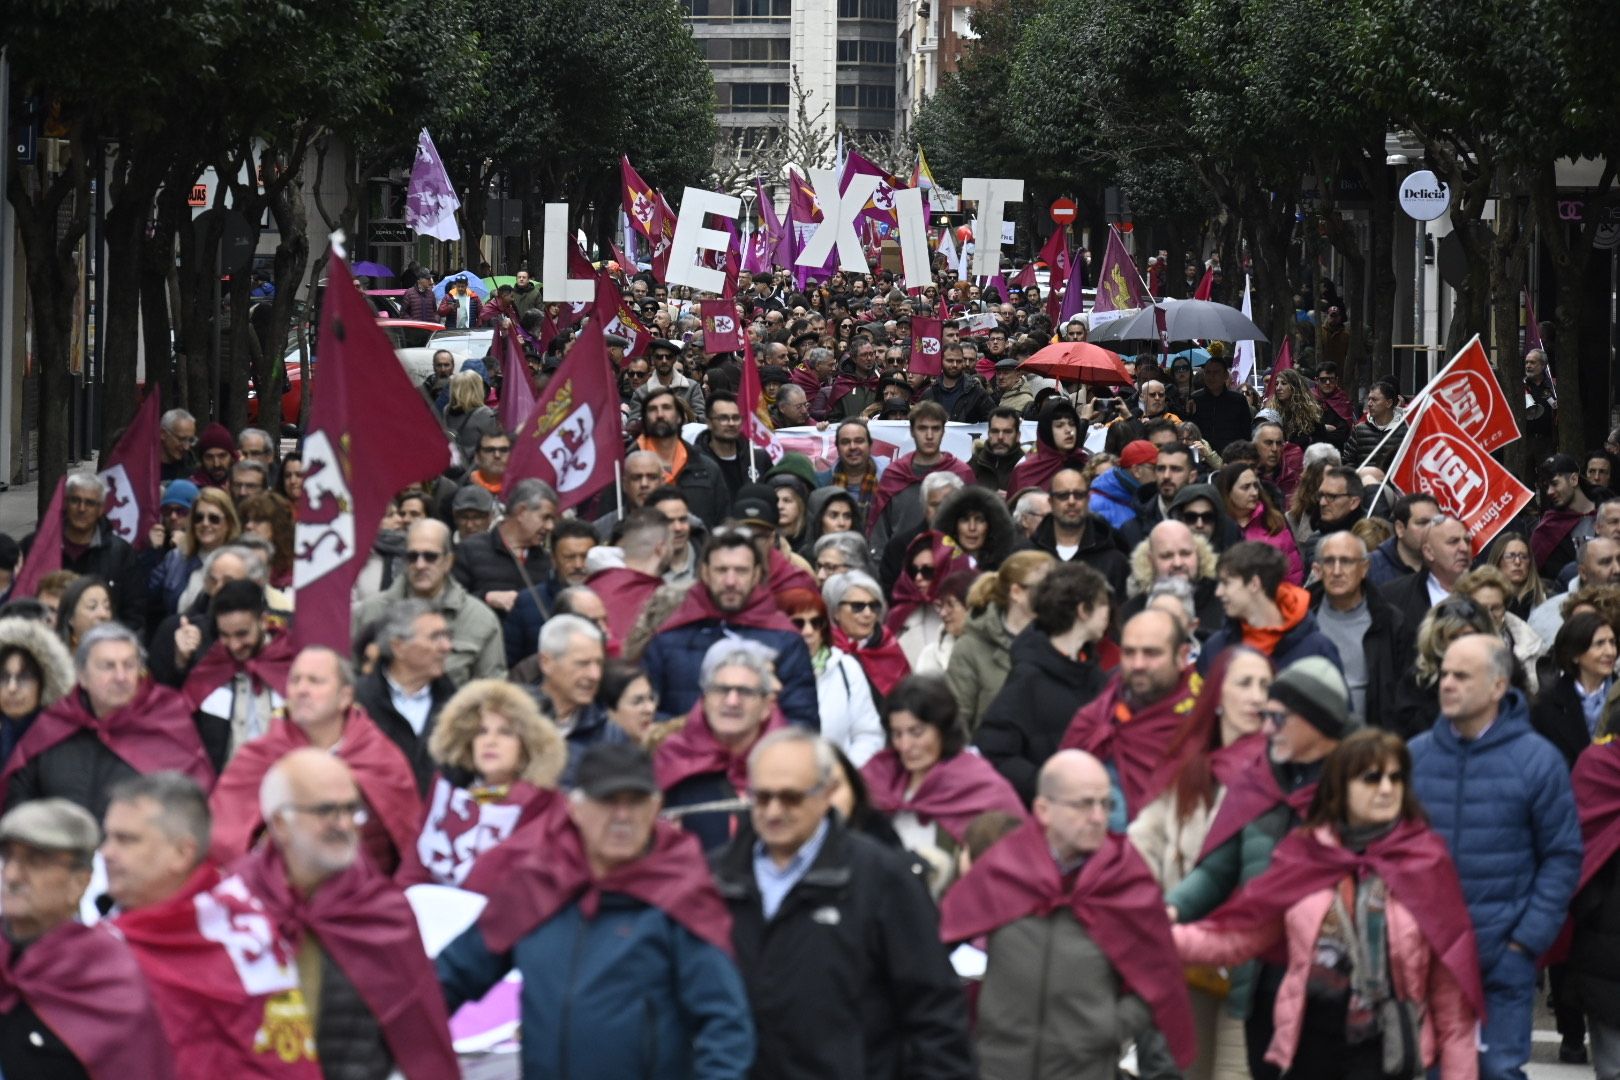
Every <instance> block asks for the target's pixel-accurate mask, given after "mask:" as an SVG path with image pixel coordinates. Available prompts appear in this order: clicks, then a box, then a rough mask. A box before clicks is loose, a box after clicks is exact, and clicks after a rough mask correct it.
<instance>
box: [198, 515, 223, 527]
mask: <svg viewBox="0 0 1620 1080" xmlns="http://www.w3.org/2000/svg"><path fill="white" fill-rule="evenodd" d="M192 520H193V521H195V522H197V524H199V525H223V524H225V515H224V514H195V515H193V517H192Z"/></svg>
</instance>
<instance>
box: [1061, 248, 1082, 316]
mask: <svg viewBox="0 0 1620 1080" xmlns="http://www.w3.org/2000/svg"><path fill="white" fill-rule="evenodd" d="M1085 310H1086V253H1085V252H1083V251H1081V250H1080V249H1079V248H1076V249H1075V250H1074V251H1072V252H1070V254H1069V283H1068V284H1067V285H1065V286H1064V287H1063V310H1062V311H1060V312H1059V313H1058V326H1062V325H1063V324H1064V323H1067V322H1068V321H1069V320H1070V319H1072V318H1074V317H1075V316H1076V315H1079V314H1081V313H1082V312H1084V311H1085Z"/></svg>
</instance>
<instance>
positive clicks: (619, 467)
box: [613, 461, 624, 521]
mask: <svg viewBox="0 0 1620 1080" xmlns="http://www.w3.org/2000/svg"><path fill="white" fill-rule="evenodd" d="M613 492H614V497H615V499H616V500H617V502H618V504H619V520H620V521H623V520H624V462H623V461H615V462H614V463H613Z"/></svg>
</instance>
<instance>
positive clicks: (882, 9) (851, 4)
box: [838, 0, 897, 23]
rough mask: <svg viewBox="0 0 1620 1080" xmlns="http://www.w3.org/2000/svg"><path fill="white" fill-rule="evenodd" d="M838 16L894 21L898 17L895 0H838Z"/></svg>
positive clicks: (842, 17) (841, 17)
mask: <svg viewBox="0 0 1620 1080" xmlns="http://www.w3.org/2000/svg"><path fill="white" fill-rule="evenodd" d="M838 17H839V18H840V19H874V20H879V21H882V22H891V23H892V22H894V21H895V20H896V18H897V15H896V9H895V0H838Z"/></svg>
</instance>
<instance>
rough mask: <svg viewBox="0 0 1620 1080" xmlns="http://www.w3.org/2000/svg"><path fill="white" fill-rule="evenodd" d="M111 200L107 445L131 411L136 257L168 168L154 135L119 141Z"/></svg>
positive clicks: (136, 353) (136, 349)
mask: <svg viewBox="0 0 1620 1080" xmlns="http://www.w3.org/2000/svg"><path fill="white" fill-rule="evenodd" d="M118 156H119V160H118V163H117V167H116V171H115V174H114V179H113V182H111V183H110V184H109V185H108V191H109V194H110V195H111V196H112V206H111V207H110V208H109V209H108V211H107V215H106V228H105V232H106V244H107V293H106V298H105V301H104V304H105V306H104V311H105V315H106V320H105V335H106V336H105V337H104V338H103V339H102V341H103V347H102V375H101V378H102V407H101V442H100V445H101V446H103V447H105V448H107V449H111V448H112V445H113V442H114V439H115V437H116V436H117V434H118V433H119V432H121V431H123V429H124V428H125V427H126V426H128V424H129V421H130V418H131V417H133V416H134V415H135V406H136V404H137V400H138V399H137V395H136V393H135V372H136V368H137V366H138V361H139V359H140V344H141V338H140V329H139V327H140V311H141V305H140V280H141V257H142V250H143V248H144V246H145V242H146V225H147V222H148V221H150V220H151V218H152V213H153V206H152V203H153V200H154V199H155V198H156V196H157V190H158V185H159V184H161V183H162V182H163V177H164V174H165V173H167V172H168V159H169V157H170V156H172V150H170V149H169V148H168V147H165V146H163V145H162V144H161V142H160V141H159V140H147V141H145V142H142V141H130V140H125V141H123V142H122V143H120V145H119V155H118Z"/></svg>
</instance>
